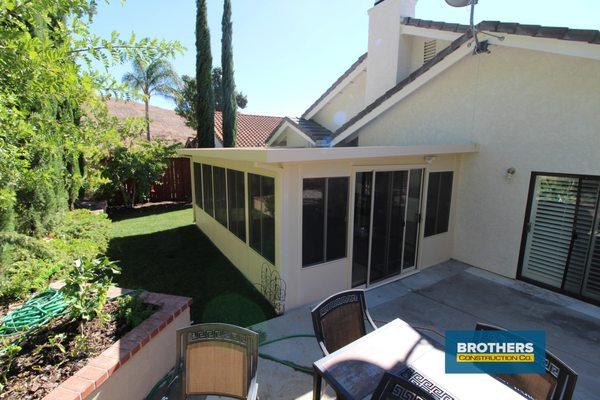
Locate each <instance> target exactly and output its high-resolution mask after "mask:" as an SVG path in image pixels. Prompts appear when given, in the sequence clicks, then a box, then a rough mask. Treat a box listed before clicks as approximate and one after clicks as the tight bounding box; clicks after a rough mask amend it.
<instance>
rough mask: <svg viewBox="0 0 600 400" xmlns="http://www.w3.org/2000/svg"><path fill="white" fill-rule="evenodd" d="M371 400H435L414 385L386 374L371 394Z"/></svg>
mask: <svg viewBox="0 0 600 400" xmlns="http://www.w3.org/2000/svg"><path fill="white" fill-rule="evenodd" d="M372 399H373V400H396V399H402V400H407V399H410V400H435V399H436V398H435V397H433V395H431V394H429V393H427V392H426V391H425V390H423V389H421V388H420V387H418V386H417V385H415V384H414V383H411V382H409V381H407V380H406V379H404V378H401V377H399V376H395V375H392V374H390V373H389V372H386V373H385V375H384V376H383V378H382V379H381V381H380V382H379V385H378V386H377V389H375V393H373V397H372Z"/></svg>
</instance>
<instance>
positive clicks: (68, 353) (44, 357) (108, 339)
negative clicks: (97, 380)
mask: <svg viewBox="0 0 600 400" xmlns="http://www.w3.org/2000/svg"><path fill="white" fill-rule="evenodd" d="M145 305H146V306H151V307H153V309H154V311H156V310H157V309H158V307H157V306H154V305H152V304H145ZM12 308H13V307H11V309H12ZM117 309H118V305H117V302H116V300H115V301H109V302H108V303H106V305H105V306H104V312H106V313H107V314H109V315H111V316H112V315H114V314H115V313H116V311H117ZM5 311H7V308H4V309H3V310H0V317H1V316H2V315H3V314H2V313H3V312H5ZM83 330H84V332H86V338H87V341H86V348H85V349H84V350H83V349H81V347H80V346H78V344H77V342H76V338H77V335H78V333H79V323H78V322H77V321H73V320H71V319H70V318H69V317H62V318H58V319H55V320H53V321H51V322H50V323H49V324H48V325H47V326H45V327H44V328H42V329H41V330H40V331H38V332H36V333H35V334H33V335H31V336H29V338H28V340H27V343H26V344H25V345H23V349H22V351H21V352H20V353H21V355H19V356H18V357H17V358H16V359H15V361H14V362H13V365H12V367H11V369H10V372H9V374H8V379H7V382H6V384H5V386H4V389H3V390H0V400H17V399H19V400H33V399H42V398H43V397H44V396H45V395H47V394H48V393H50V392H51V391H52V390H53V389H54V388H56V387H57V386H58V385H60V384H61V383H62V382H63V381H65V380H66V379H68V378H69V377H71V376H72V375H73V374H74V373H76V372H77V371H78V370H79V369H81V368H83V367H84V366H85V365H86V363H87V361H88V359H91V358H93V357H95V356H97V355H99V354H100V353H102V352H103V351H104V350H106V349H107V348H108V347H110V346H111V345H112V344H113V343H114V342H116V341H117V340H118V339H120V338H121V337H122V336H123V335H125V334H126V333H127V332H128V331H129V330H130V328H129V327H127V326H125V325H124V324H123V323H121V322H120V321H116V320H115V319H114V318H111V319H110V320H109V321H101V320H100V319H99V318H96V319H94V320H92V321H89V322H87V323H85V324H84V325H83ZM59 334H64V335H65V339H64V340H62V341H61V344H62V346H63V347H64V348H63V349H61V348H59V346H51V345H50V342H49V340H48V339H50V338H52V337H55V335H59ZM40 346H43V347H40ZM63 350H64V351H63Z"/></svg>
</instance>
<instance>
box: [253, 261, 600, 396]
mask: <svg viewBox="0 0 600 400" xmlns="http://www.w3.org/2000/svg"><path fill="white" fill-rule="evenodd" d="M367 305H368V306H369V310H370V313H371V315H372V316H373V318H374V319H375V320H376V323H377V324H379V325H381V324H383V323H386V322H388V321H391V320H393V319H395V318H401V319H403V320H404V321H406V322H408V323H409V324H411V325H413V326H415V327H419V328H423V329H425V330H422V332H423V333H424V334H426V335H427V336H429V337H430V338H432V339H434V340H437V341H440V342H441V343H443V337H441V336H440V335H443V334H444V332H445V331H446V330H450V329H473V327H474V326H475V323H476V322H487V323H491V324H494V325H499V326H503V327H505V328H508V329H543V330H545V331H546V332H547V340H548V346H549V348H550V350H551V351H552V352H553V353H555V354H556V355H557V356H558V357H559V358H561V359H562V360H563V361H564V362H566V363H567V364H569V365H570V366H571V367H572V368H573V369H574V370H575V371H576V372H577V373H578V374H579V379H578V382H577V387H576V389H575V396H574V398H575V399H577V400H592V399H597V398H598V393H600V308H598V307H596V306H593V305H590V304H587V303H583V302H580V301H578V300H575V299H572V298H569V297H566V296H562V295H558V294H556V293H553V292H549V291H547V290H544V289H541V288H538V287H536V286H533V285H529V284H527V283H524V282H518V281H514V280H511V279H507V278H504V277H499V276H497V275H494V274H490V273H489V272H486V271H483V270H480V269H477V268H474V267H471V266H469V265H466V264H463V263H460V262H457V261H448V262H446V263H442V264H439V265H437V266H434V267H431V268H428V269H426V270H424V271H422V272H419V273H417V274H414V275H411V276H408V277H406V278H404V279H401V280H398V281H395V282H393V283H390V284H387V285H383V286H380V287H378V288H375V289H372V290H369V291H368V292H367ZM252 328H253V329H255V330H260V331H261V332H264V333H265V334H266V340H272V339H276V338H280V337H284V336H291V335H296V334H307V333H308V334H311V333H312V332H313V329H312V323H311V319H310V308H309V307H301V308H298V309H295V310H291V311H290V312H288V313H286V314H285V315H283V316H281V317H279V318H275V319H272V320H269V321H266V322H263V323H261V324H257V325H255V326H253V327H252ZM435 332H437V333H435ZM260 352H261V353H266V354H269V355H272V356H275V357H277V358H280V359H285V360H290V361H293V362H294V363H297V364H300V365H304V366H308V367H310V366H312V363H313V362H314V361H315V360H317V359H319V358H321V356H322V354H321V351H320V349H319V347H318V345H317V343H316V341H315V339H314V338H295V339H290V340H286V341H281V342H277V343H273V344H271V345H267V346H264V347H261V348H260ZM259 382H260V388H259V394H260V398H261V399H262V400H265V399H303V400H304V399H311V398H312V377H311V376H310V375H307V374H304V373H301V372H296V371H294V370H292V369H291V368H289V367H286V366H283V365H281V364H278V363H275V362H272V361H268V360H264V359H261V360H260V362H259ZM324 398H332V396H331V393H329V396H327V397H324Z"/></svg>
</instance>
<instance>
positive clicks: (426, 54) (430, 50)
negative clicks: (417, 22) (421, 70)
mask: <svg viewBox="0 0 600 400" xmlns="http://www.w3.org/2000/svg"><path fill="white" fill-rule="evenodd" d="M436 54H437V41H436V40H428V41H425V44H424V45H423V64H425V63H427V62H429V61H430V60H431V59H432V58H433V57H435V55H436Z"/></svg>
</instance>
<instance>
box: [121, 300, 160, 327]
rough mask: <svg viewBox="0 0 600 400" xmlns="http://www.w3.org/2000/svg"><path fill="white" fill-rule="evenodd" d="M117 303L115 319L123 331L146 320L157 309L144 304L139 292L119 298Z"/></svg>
mask: <svg viewBox="0 0 600 400" xmlns="http://www.w3.org/2000/svg"><path fill="white" fill-rule="evenodd" d="M117 305H118V309H117V313H116V314H115V320H116V322H117V325H119V329H120V330H122V331H123V332H126V331H129V330H131V329H133V328H135V327H136V326H138V325H139V324H141V323H142V322H144V321H145V320H146V319H147V318H148V317H149V316H151V315H152V314H153V313H154V311H155V309H156V308H155V307H154V306H152V305H150V304H144V303H143V302H142V300H141V299H140V296H139V294H137V293H136V294H132V295H125V296H121V297H119V298H117Z"/></svg>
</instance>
